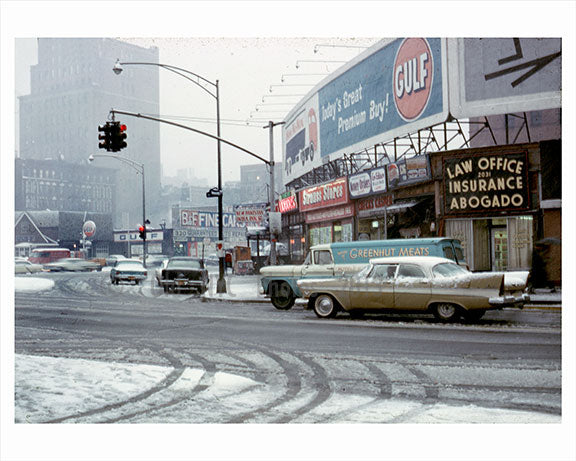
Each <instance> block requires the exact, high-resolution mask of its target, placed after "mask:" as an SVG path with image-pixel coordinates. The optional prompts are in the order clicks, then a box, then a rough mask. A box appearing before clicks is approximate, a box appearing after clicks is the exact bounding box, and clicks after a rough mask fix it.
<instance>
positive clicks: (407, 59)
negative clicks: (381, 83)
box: [393, 38, 434, 121]
mask: <svg viewBox="0 0 576 461" xmlns="http://www.w3.org/2000/svg"><path fill="white" fill-rule="evenodd" d="M433 69H434V63H433V62H432V52H431V51H430V45H428V42H427V41H426V39H424V38H406V39H404V41H403V42H402V43H401V45H400V47H399V48H398V51H397V53H396V60H395V62H394V73H393V78H394V82H393V83H394V102H395V103H396V109H397V110H398V113H399V114H400V116H401V117H402V118H403V119H404V120H406V121H410V120H414V119H416V118H418V117H420V115H422V112H424V109H426V105H427V104H428V100H429V99H430V90H431V88H432V79H433V73H434V70H433Z"/></svg>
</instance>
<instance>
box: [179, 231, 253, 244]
mask: <svg viewBox="0 0 576 461" xmlns="http://www.w3.org/2000/svg"><path fill="white" fill-rule="evenodd" d="M172 235H173V239H174V241H175V242H186V241H194V242H203V241H204V239H206V238H209V239H211V240H217V239H218V229H217V228H214V227H192V228H188V229H174V231H173V234H172ZM224 238H225V239H226V240H242V239H245V238H246V228H245V227H241V228H234V229H224Z"/></svg>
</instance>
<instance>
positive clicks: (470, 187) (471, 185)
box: [443, 152, 530, 214]
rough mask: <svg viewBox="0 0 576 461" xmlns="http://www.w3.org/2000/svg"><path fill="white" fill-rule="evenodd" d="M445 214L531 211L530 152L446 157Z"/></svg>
mask: <svg viewBox="0 0 576 461" xmlns="http://www.w3.org/2000/svg"><path fill="white" fill-rule="evenodd" d="M443 174H444V210H445V214H463V213H484V212H488V211H490V212H491V211H511V210H525V209H528V208H529V207H530V204H529V191H528V175H527V174H528V162H527V156H526V152H517V153H510V154H498V155H495V154H488V155H473V156H465V157H459V156H456V157H444V159H443Z"/></svg>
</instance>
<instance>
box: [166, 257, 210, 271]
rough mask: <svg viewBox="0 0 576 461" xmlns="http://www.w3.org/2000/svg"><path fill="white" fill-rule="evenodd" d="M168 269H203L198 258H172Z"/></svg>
mask: <svg viewBox="0 0 576 461" xmlns="http://www.w3.org/2000/svg"><path fill="white" fill-rule="evenodd" d="M166 269H202V264H201V263H200V261H199V260H198V259H171V260H170V261H168V265H167V266H166Z"/></svg>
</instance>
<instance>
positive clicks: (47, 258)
mask: <svg viewBox="0 0 576 461" xmlns="http://www.w3.org/2000/svg"><path fill="white" fill-rule="evenodd" d="M69 257H70V250H69V249H68V248H49V247H43V248H35V249H34V250H32V251H31V252H30V257H29V258H28V260H29V261H30V262H31V263H35V264H47V263H51V262H53V261H58V260H59V259H62V258H69Z"/></svg>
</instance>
